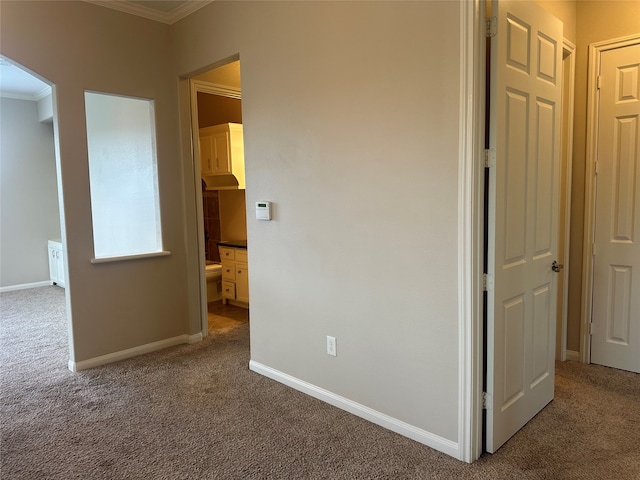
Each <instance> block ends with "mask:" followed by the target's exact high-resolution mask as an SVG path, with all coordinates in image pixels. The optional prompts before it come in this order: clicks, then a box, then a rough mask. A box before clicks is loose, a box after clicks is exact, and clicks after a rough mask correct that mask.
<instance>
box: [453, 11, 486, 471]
mask: <svg viewBox="0 0 640 480" xmlns="http://www.w3.org/2000/svg"><path fill="white" fill-rule="evenodd" d="M480 19H481V7H480V2H479V1H477V0H474V1H469V2H463V3H462V4H461V7H460V126H459V131H460V141H459V144H460V151H459V158H458V457H457V458H458V459H459V460H462V461H464V462H468V463H471V462H473V461H474V460H476V459H478V458H479V457H480V455H481V454H482V406H481V402H480V395H481V391H482V348H481V345H482V332H481V324H480V322H479V319H481V302H482V297H481V289H480V285H479V280H480V273H481V271H482V266H481V263H480V262H481V259H482V255H481V252H482V238H483V236H482V231H481V228H482V226H481V224H482V222H480V221H479V219H480V218H481V215H482V212H481V210H479V205H482V202H481V201H480V198H479V197H478V190H482V188H481V187H480V183H479V182H480V171H481V168H479V166H480V158H481V156H480V155H481V148H482V146H483V145H482V143H481V141H480V139H481V138H483V135H482V134H481V132H482V128H483V122H482V120H481V119H482V118H483V117H482V116H480V112H481V110H482V108H481V106H482V103H481V100H480V99H481V98H482V97H483V96H482V95H480V92H481V88H483V76H482V75H480V70H481V60H482V58H483V53H482V52H483V50H482V49H481V48H480V46H481V45H484V41H483V39H484V37H482V36H481V32H482V29H481V28H480V27H481V25H480ZM478 359H480V361H478Z"/></svg>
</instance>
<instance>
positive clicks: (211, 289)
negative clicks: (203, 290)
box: [204, 263, 222, 303]
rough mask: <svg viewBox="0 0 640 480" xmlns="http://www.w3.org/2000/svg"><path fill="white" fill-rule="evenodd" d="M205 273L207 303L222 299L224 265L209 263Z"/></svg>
mask: <svg viewBox="0 0 640 480" xmlns="http://www.w3.org/2000/svg"><path fill="white" fill-rule="evenodd" d="M204 273H205V277H206V279H207V303H209V302H215V301H217V300H220V299H221V298H222V265H220V264H219V263H207V265H206V266H205V267H204Z"/></svg>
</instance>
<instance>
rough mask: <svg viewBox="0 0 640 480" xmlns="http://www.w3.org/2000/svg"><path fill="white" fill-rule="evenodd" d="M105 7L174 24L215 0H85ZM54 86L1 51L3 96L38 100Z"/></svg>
mask: <svg viewBox="0 0 640 480" xmlns="http://www.w3.org/2000/svg"><path fill="white" fill-rule="evenodd" d="M84 1H86V2H89V3H93V4H96V5H100V6H102V7H107V8H111V9H114V10H119V11H121V12H125V13H129V14H132V15H137V16H139V17H144V18H148V19H150V20H154V21H156V22H161V23H166V24H169V25H171V24H173V23H175V22H177V21H178V20H181V19H182V18H184V17H186V16H187V15H189V14H191V13H193V12H195V11H196V10H198V9H199V8H202V7H204V6H205V5H207V4H208V3H211V2H212V1H213V0H84ZM50 92H51V87H50V86H49V85H48V84H47V83H45V82H43V81H41V80H40V79H38V78H36V77H35V76H33V75H31V74H30V73H28V72H26V71H25V70H24V69H22V68H21V67H20V66H19V65H16V64H14V63H13V62H12V61H11V60H9V59H7V58H5V57H3V56H1V55H0V97H5V98H16V99H19V100H32V101H35V100H39V99H41V98H42V97H45V96H46V95H48V94H49V93H50Z"/></svg>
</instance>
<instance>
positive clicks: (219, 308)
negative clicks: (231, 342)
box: [207, 300, 249, 332]
mask: <svg viewBox="0 0 640 480" xmlns="http://www.w3.org/2000/svg"><path fill="white" fill-rule="evenodd" d="M207 310H208V311H209V332H215V331H225V330H228V329H230V328H233V327H237V326H238V325H242V324H243V323H247V322H248V321H249V309H248V308H242V307H236V306H235V305H229V304H227V305H223V304H222V300H218V301H217V302H210V303H208V304H207Z"/></svg>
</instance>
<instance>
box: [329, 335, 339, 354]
mask: <svg viewBox="0 0 640 480" xmlns="http://www.w3.org/2000/svg"><path fill="white" fill-rule="evenodd" d="M327 355H331V356H332V357H335V356H337V355H338V347H337V344H336V337H330V336H328V335H327Z"/></svg>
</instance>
